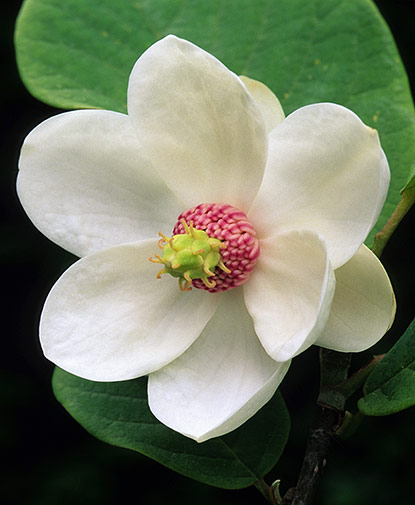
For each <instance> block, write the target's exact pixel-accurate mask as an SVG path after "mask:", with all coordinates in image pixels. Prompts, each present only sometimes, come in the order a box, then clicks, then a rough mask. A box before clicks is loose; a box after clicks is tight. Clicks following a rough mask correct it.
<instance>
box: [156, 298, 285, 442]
mask: <svg viewBox="0 0 415 505" xmlns="http://www.w3.org/2000/svg"><path fill="white" fill-rule="evenodd" d="M289 365H290V363H289V362H286V363H277V362H275V361H273V360H272V359H271V358H270V357H269V356H267V354H266V353H265V352H264V350H263V348H262V347H261V344H260V343H259V341H258V339H257V337H256V335H255V332H254V328H253V325H252V320H251V318H250V317H249V314H248V313H247V311H246V308H245V305H244V302H243V298H242V292H241V290H240V289H238V288H235V289H233V290H231V291H229V292H226V293H223V294H222V297H221V300H220V304H219V307H218V310H217V312H216V313H215V315H214V316H213V317H212V319H211V320H210V321H209V323H208V325H207V326H206V328H205V329H204V331H203V333H202V335H201V336H200V337H199V338H198V340H197V341H196V342H195V343H194V344H193V345H192V346H191V347H190V349H188V350H187V351H186V352H185V353H184V354H183V355H182V356H180V358H178V359H176V360H175V361H173V363H170V364H169V365H167V366H166V367H164V368H162V369H161V370H159V371H158V372H155V373H152V374H151V375H150V378H149V385H148V391H149V405H150V409H151V411H152V412H153V414H154V415H155V416H156V417H157V418H158V419H159V420H160V421H161V422H162V423H164V424H166V425H167V426H169V427H170V428H172V429H174V430H176V431H178V432H180V433H182V434H183V435H186V436H187V437H190V438H193V439H194V440H197V441H198V442H203V441H205V440H208V439H209V438H212V437H218V436H220V435H223V434H225V433H228V432H230V431H232V430H234V429H236V428H238V426H240V425H241V424H243V423H244V422H245V421H246V420H248V419H249V418H250V417H251V416H253V415H254V414H255V413H256V412H257V411H258V410H259V409H260V408H261V407H262V406H263V405H265V403H266V402H268V400H270V398H271V397H272V395H273V394H274V392H275V390H276V389H277V387H278V385H279V384H280V382H281V381H282V379H283V377H284V375H285V373H286V372H287V370H288V367H289Z"/></svg>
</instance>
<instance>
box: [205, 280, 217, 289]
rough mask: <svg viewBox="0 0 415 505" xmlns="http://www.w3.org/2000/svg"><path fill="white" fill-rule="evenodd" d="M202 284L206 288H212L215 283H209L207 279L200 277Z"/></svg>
mask: <svg viewBox="0 0 415 505" xmlns="http://www.w3.org/2000/svg"><path fill="white" fill-rule="evenodd" d="M202 281H203V284H204V285H205V286H206V287H208V288H214V287H215V286H216V282H215V281H209V280H208V278H207V277H202Z"/></svg>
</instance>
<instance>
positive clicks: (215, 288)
mask: <svg viewBox="0 0 415 505" xmlns="http://www.w3.org/2000/svg"><path fill="white" fill-rule="evenodd" d="M160 236H161V237H162V238H161V239H160V241H159V247H160V248H161V249H162V250H163V254H162V255H161V256H160V255H155V259H154V258H150V260H151V261H152V262H153V263H162V264H163V265H164V267H163V268H162V269H161V270H160V271H159V272H158V274H157V277H160V276H161V275H162V274H164V273H169V274H170V275H172V276H173V277H177V278H178V279H179V287H180V289H181V290H183V291H188V290H190V289H191V287H192V286H193V287H195V288H197V289H204V290H207V291H209V292H211V293H218V292H220V291H227V290H228V289H232V288H234V287H237V286H240V285H241V284H243V283H244V282H246V281H247V280H248V278H249V276H250V274H251V272H252V270H253V269H254V267H255V263H256V260H257V258H258V256H259V253H260V248H259V243H258V240H257V239H256V238H255V230H254V228H253V226H252V224H251V223H250V222H249V220H248V218H247V216H246V214H245V213H244V212H242V211H241V210H239V209H237V208H236V207H233V206H232V205H228V204H218V203H201V204H199V205H197V206H196V207H193V208H191V209H188V210H186V211H184V212H182V213H181V214H180V216H179V217H178V219H177V223H176V224H175V226H174V228H173V233H172V237H170V238H169V237H166V236H165V235H163V234H162V233H161V232H160Z"/></svg>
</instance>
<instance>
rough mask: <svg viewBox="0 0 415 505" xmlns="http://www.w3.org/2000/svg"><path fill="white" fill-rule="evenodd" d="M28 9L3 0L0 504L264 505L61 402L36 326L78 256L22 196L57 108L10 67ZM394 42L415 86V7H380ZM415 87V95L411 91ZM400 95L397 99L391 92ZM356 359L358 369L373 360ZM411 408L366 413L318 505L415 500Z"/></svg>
mask: <svg viewBox="0 0 415 505" xmlns="http://www.w3.org/2000/svg"><path fill="white" fill-rule="evenodd" d="M20 4H21V2H19V1H16V2H12V1H9V2H3V3H2V4H1V7H0V24H1V32H0V36H1V46H0V51H1V60H0V61H1V63H0V64H1V72H0V75H1V78H0V85H1V95H0V107H1V131H0V134H1V135H0V147H1V165H0V167H1V168H0V183H1V184H0V191H1V198H0V216H1V223H0V230H1V243H0V244H1V245H0V259H1V265H2V266H1V276H0V292H1V298H2V300H1V304H0V307H1V309H2V311H4V313H3V314H2V320H1V321H2V323H3V321H5V324H3V325H2V327H3V332H2V336H1V343H2V347H1V352H0V359H1V368H0V370H1V371H0V409H1V414H0V448H1V453H0V454H1V461H2V462H3V463H4V465H5V469H3V470H2V471H1V472H0V479H1V482H0V504H1V505H51V504H59V505H75V504H78V503H81V504H83V505H98V504H99V505H115V504H119V503H122V502H124V501H126V500H127V499H128V502H129V503H132V504H137V505H138V504H145V505H160V504H162V503H169V504H171V505H175V504H188V503H196V504H200V505H203V504H208V503H214V504H217V505H222V504H223V505H225V504H245V503H251V504H253V503H258V504H259V503H265V502H264V500H263V498H262V497H261V496H260V495H259V494H258V492H257V491H256V490H255V489H246V490H240V491H225V490H220V489H216V488H211V487H209V486H205V485H203V484H200V483H198V482H195V481H193V480H191V479H187V478H185V477H182V476H180V475H178V474H175V473H174V472H172V471H170V470H168V469H165V468H164V467H162V466H161V465H159V464H157V463H155V462H153V461H151V460H150V459H147V458H145V457H144V456H141V455H140V454H136V453H134V452H132V451H128V450H124V449H120V448H116V447H111V446H108V445H106V444H104V443H101V442H99V441H97V440H95V439H94V438H93V437H92V436H90V435H89V434H88V433H86V432H85V431H84V430H83V429H82V428H81V427H80V426H79V425H78V424H77V423H76V422H75V421H74V420H73V419H72V418H71V417H70V416H69V414H67V413H66V412H65V411H64V409H63V408H62V407H61V406H60V405H59V404H58V402H57V401H56V400H55V399H54V397H53V395H52V392H51V387H50V377H51V374H52V370H53V366H52V365H51V363H49V362H48V361H47V360H46V359H44V358H43V356H42V353H41V351H40V347H39V344H38V338H37V325H38V320H39V316H40V311H41V307H42V305H43V301H44V299H45V297H46V295H47V293H48V291H49V289H50V287H51V286H52V285H53V283H54V282H55V280H56V279H57V278H58V277H59V275H60V274H61V272H63V271H64V270H65V269H66V268H67V266H69V265H70V264H71V263H72V262H73V261H74V259H75V258H74V257H73V256H71V255H70V254H68V253H66V252H65V251H63V250H61V249H60V248H59V247H57V246H55V245H54V244H52V243H51V242H49V241H48V240H47V239H46V238H45V237H43V235H41V234H40V233H39V232H37V230H36V229H35V228H34V227H33V226H32V224H31V223H30V221H29V220H28V218H27V217H26V215H25V214H24V212H23V210H22V209H21V208H20V206H19V203H18V200H17V197H16V193H15V178H16V173H17V160H18V154H19V149H20V146H21V144H22V141H23V139H24V137H25V136H26V135H27V133H29V131H30V130H32V128H34V127H35V126H36V125H37V124H39V123H40V122H41V121H42V120H43V119H45V118H47V117H49V116H51V115H53V114H54V113H56V112H58V111H57V110H56V109H52V108H51V107H48V106H46V105H44V104H42V103H40V102H38V101H37V100H35V99H34V98H32V97H31V96H30V95H29V94H28V92H27V91H26V90H25V88H24V86H23V84H22V83H21V81H20V79H19V77H18V73H17V69H16V64H15V60H14V49H13V29H14V23H15V19H16V15H17V13H18V10H19V7H20ZM376 4H377V5H378V7H379V9H380V10H381V12H382V14H383V15H384V17H385V19H386V20H387V22H388V24H389V26H390V28H391V30H392V32H393V34H394V36H395V39H396V41H397V44H398V47H399V50H400V53H401V56H402V58H403V60H404V63H405V65H406V68H407V71H408V74H409V77H410V81H411V83H412V85H413V83H414V82H415V75H414V72H415V59H414V55H415V31H414V25H415V3H414V2H413V1H409V0H408V1H393V0H383V1H380V0H379V1H377V2H376ZM412 91H414V88H412ZM390 100H393V97H390ZM414 223H415V213H414V212H413V211H412V212H411V213H410V214H409V215H408V216H407V218H406V219H405V220H404V221H403V222H402V223H401V225H400V227H399V229H398V231H397V233H395V235H394V237H393V239H392V240H391V242H390V244H389V245H388V247H387V249H386V250H385V253H384V256H383V262H384V264H385V266H386V268H387V270H388V272H389V274H390V277H391V279H392V282H393V285H394V288H395V291H396V295H397V299H398V314H397V318H396V322H395V324H394V326H393V327H392V330H391V331H390V332H389V334H388V335H387V336H386V337H385V339H383V340H382V342H381V343H379V344H378V345H377V346H376V348H375V349H372V350H371V353H382V352H385V351H387V350H388V349H389V348H390V346H391V345H392V344H393V342H394V341H395V340H396V339H397V338H398V337H399V335H400V334H401V333H402V331H403V330H404V329H405V327H406V326H407V325H408V324H409V322H410V320H411V319H412V317H413V311H414V310H413V309H414V307H413V305H414V303H413V293H412V292H411V288H412V289H413V285H414V283H413V280H414V276H413V264H412V263H413V259H412V257H411V256H412V255H413V253H412V255H411V252H410V246H411V245H412V244H411V238H410V232H412V234H413V230H414ZM371 353H366V354H365V355H364V356H359V358H358V359H357V360H355V365H354V366H355V367H357V366H359V364H362V363H363V362H364V361H365V360H368V359H369V358H370V355H371ZM317 360H318V357H317V350H316V349H310V350H309V351H307V352H305V353H303V354H302V355H301V356H300V357H298V358H296V359H295V360H294V363H293V365H292V368H291V370H290V373H289V375H288V377H287V379H286V380H285V381H284V383H283V385H282V392H283V394H284V397H285V398H286V400H287V403H288V405H289V408H290V411H291V412H292V425H293V426H292V431H291V435H290V439H289V443H288V445H287V448H286V450H285V453H284V455H283V457H282V460H281V461H280V462H279V463H278V464H277V466H276V468H275V469H274V470H273V471H272V472H271V474H270V476H268V479H267V480H268V481H270V482H271V481H272V480H274V479H276V478H280V479H282V490H283V491H284V490H286V489H287V488H288V487H291V486H293V485H294V484H295V480H296V477H297V474H298V470H299V467H300V465H301V461H302V455H303V451H304V446H305V441H306V437H307V430H308V423H309V420H310V418H311V413H312V410H313V402H314V401H315V398H316V395H317V391H318V366H317V364H318V361H317ZM414 425H415V409H413V408H412V409H409V410H407V411H405V412H402V413H399V414H395V415H393V416H389V417H384V418H366V419H365V421H364V422H363V424H362V426H361V428H360V430H359V432H358V433H357V434H356V435H355V436H354V437H352V438H351V439H350V440H349V441H347V442H345V443H342V444H340V445H339V446H338V447H337V448H336V450H335V451H333V453H332V455H331V456H330V459H329V461H328V465H327V468H326V471H325V478H324V479H323V482H322V484H321V486H320V490H319V497H318V500H317V503H318V504H319V505H371V504H375V503H376V504H377V505H388V504H392V503H399V504H400V505H406V504H412V503H414V498H413V496H414V494H415V479H414V477H413V475H414V471H415V463H414V458H413V454H414V451H415V430H414V428H413V427H414Z"/></svg>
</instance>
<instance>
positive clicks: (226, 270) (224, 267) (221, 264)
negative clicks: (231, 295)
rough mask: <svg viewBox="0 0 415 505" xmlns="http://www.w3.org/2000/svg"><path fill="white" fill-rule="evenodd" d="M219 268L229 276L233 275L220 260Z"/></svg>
mask: <svg viewBox="0 0 415 505" xmlns="http://www.w3.org/2000/svg"><path fill="white" fill-rule="evenodd" d="M218 267H219V268H220V269H221V270H223V271H224V272H226V273H227V274H230V273H231V270H229V268H228V267H227V266H226V265H225V263H224V262H223V261H222V260H219V263H218Z"/></svg>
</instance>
